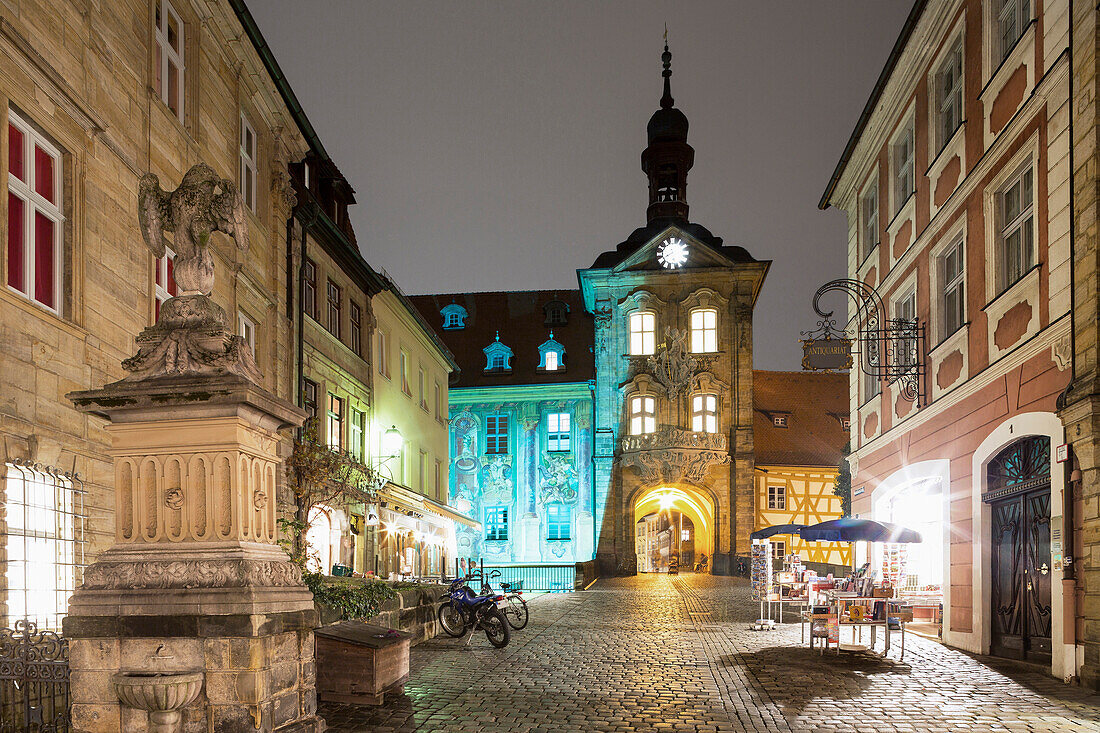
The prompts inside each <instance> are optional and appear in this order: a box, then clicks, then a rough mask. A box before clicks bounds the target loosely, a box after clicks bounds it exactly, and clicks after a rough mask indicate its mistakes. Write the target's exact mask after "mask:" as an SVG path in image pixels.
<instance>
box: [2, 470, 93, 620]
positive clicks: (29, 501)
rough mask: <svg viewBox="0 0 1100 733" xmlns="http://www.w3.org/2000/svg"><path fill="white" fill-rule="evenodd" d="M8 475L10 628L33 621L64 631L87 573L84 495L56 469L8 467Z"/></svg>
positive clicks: (6, 591)
mask: <svg viewBox="0 0 1100 733" xmlns="http://www.w3.org/2000/svg"><path fill="white" fill-rule="evenodd" d="M5 471H6V475H5V476H4V480H3V487H4V504H3V506H4V517H5V521H4V525H3V530H2V532H0V540H2V542H3V548H4V552H5V557H4V560H5V561H4V563H3V575H4V600H5V602H6V603H5V605H6V611H7V618H6V625H7V626H8V627H9V628H12V627H14V623H15V621H17V620H19V619H23V618H28V619H30V620H31V621H34V622H35V623H37V624H38V626H39V628H40V629H50V630H55V631H60V630H61V620H62V618H64V616H65V614H66V612H67V610H68V604H69V596H71V595H72V593H73V590H74V588H75V587H76V585H77V584H78V583H80V581H81V573H82V571H83V568H84V503H83V501H84V493H83V491H81V490H80V487H79V485H74V481H73V479H71V478H69V477H68V476H67V475H66V474H63V473H61V472H60V471H56V470H53V469H50V470H46V471H44V470H40V469H39V468H38V467H34V468H32V467H30V466H28V465H25V464H14V463H8V464H6V466H5Z"/></svg>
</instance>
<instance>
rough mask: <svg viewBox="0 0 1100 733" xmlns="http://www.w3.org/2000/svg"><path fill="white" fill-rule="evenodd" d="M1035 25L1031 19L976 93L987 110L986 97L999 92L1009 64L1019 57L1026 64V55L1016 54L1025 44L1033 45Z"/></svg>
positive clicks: (1010, 66)
mask: <svg viewBox="0 0 1100 733" xmlns="http://www.w3.org/2000/svg"><path fill="white" fill-rule="evenodd" d="M1037 25H1038V21H1037V20H1036V19H1035V18H1032V19H1031V20H1030V21H1029V22H1028V24H1027V27H1026V28H1024V30H1023V32H1022V33H1020V37H1019V38H1017V39H1016V42H1015V43H1013V44H1012V48H1010V49H1008V51H1006V52H1005V53H1004V58H1002V59H1001V61H1000V62H999V63H998V64H997V68H996V69H994V70H993V73H992V74H990V75H989V81H987V82H986V83H985V86H984V87H982V91H981V92H979V93H978V99H980V100H981V101H982V104H984V105H985V106H986V107H987V108H988V107H989V103H990V102H991V101H992V100H990V99H987V97H988V96H990V95H991V93H992V91H993V90H994V89H996V90H997V91H1000V87H1001V86H1003V83H1004V81H1005V79H1004V76H1005V74H1007V73H1008V71H1007V70H1008V69H1011V68H1012V64H1011V63H1010V62H1012V61H1013V60H1018V61H1019V60H1021V56H1023V57H1024V59H1023V60H1024V61H1025V62H1026V57H1027V53H1022V54H1021V53H1018V52H1019V51H1021V46H1022V45H1023V44H1024V43H1025V42H1027V41H1031V42H1033V43H1034V41H1035V28H1036V26H1037Z"/></svg>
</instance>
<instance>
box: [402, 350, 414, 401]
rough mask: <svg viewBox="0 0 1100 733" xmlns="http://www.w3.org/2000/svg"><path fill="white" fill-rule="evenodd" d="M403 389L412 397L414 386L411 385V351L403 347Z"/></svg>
mask: <svg viewBox="0 0 1100 733" xmlns="http://www.w3.org/2000/svg"><path fill="white" fill-rule="evenodd" d="M400 367H401V391H402V392H404V393H405V394H406V395H408V396H409V397H412V388H411V387H410V386H409V352H407V351H405V350H404V349H401V363H400Z"/></svg>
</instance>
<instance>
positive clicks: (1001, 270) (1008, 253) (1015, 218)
mask: <svg viewBox="0 0 1100 733" xmlns="http://www.w3.org/2000/svg"><path fill="white" fill-rule="evenodd" d="M997 202H998V210H999V211H998V214H999V219H1000V222H1001V231H1000V236H999V237H998V240H997V259H998V261H999V265H1000V266H999V267H998V268H997V271H998V285H1000V288H999V291H998V292H1003V291H1005V290H1007V289H1008V288H1009V287H1011V286H1012V285H1013V284H1015V283H1016V282H1017V281H1019V280H1020V279H1021V278H1023V276H1024V275H1026V274H1027V272H1028V271H1029V270H1030V269H1031V268H1032V267H1034V265H1035V239H1034V236H1035V235H1034V228H1035V225H1034V221H1035V218H1034V206H1033V203H1034V186H1033V175H1032V169H1031V165H1030V164H1029V165H1028V166H1027V167H1026V168H1025V169H1024V170H1022V171H1020V173H1019V174H1017V175H1016V177H1015V178H1013V179H1012V180H1011V181H1010V182H1009V183H1008V185H1007V186H1005V187H1004V188H1003V189H1001V191H1000V193H998V194H997Z"/></svg>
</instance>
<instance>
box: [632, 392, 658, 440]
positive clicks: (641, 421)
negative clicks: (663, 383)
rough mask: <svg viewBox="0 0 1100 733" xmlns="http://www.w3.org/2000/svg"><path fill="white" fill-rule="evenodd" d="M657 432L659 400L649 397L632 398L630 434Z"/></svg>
mask: <svg viewBox="0 0 1100 733" xmlns="http://www.w3.org/2000/svg"><path fill="white" fill-rule="evenodd" d="M655 432H657V400H656V398H654V397H650V396H648V395H638V396H636V397H631V398H630V434H631V435H646V434H649V433H655Z"/></svg>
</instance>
